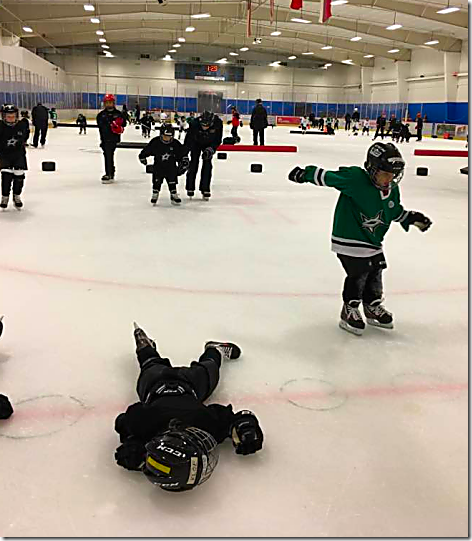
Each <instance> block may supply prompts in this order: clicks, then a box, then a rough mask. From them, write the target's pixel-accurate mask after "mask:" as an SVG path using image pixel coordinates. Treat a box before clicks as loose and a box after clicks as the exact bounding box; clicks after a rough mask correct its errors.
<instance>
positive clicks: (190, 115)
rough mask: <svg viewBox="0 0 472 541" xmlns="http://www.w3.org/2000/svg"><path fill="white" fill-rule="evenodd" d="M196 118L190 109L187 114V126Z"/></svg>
mask: <svg viewBox="0 0 472 541" xmlns="http://www.w3.org/2000/svg"><path fill="white" fill-rule="evenodd" d="M195 120H196V117H195V113H194V112H193V111H192V112H191V113H190V114H189V116H188V117H187V124H188V127H189V128H190V127H191V125H192V124H193V122H195Z"/></svg>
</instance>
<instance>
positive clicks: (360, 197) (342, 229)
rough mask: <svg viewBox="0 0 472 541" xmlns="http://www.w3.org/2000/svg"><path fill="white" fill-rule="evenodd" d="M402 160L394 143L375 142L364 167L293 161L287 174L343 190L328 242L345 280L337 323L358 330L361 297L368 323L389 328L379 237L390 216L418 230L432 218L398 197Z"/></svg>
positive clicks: (361, 325)
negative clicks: (336, 167) (331, 167)
mask: <svg viewBox="0 0 472 541" xmlns="http://www.w3.org/2000/svg"><path fill="white" fill-rule="evenodd" d="M404 168H405V162H404V161H403V158H402V156H401V154H400V152H399V151H398V149H397V148H396V147H395V145H393V144H392V143H375V144H373V145H372V146H371V147H370V148H369V150H368V152H367V160H366V162H365V164H364V169H363V168H361V167H355V166H353V167H341V168H340V169H339V171H326V170H325V169H322V168H321V167H317V166H316V165H309V166H307V167H306V168H305V169H302V168H300V167H295V169H293V170H292V171H291V172H290V174H289V177H288V178H289V179H290V180H291V181H293V182H297V183H304V182H311V183H312V184H315V186H329V187H333V188H336V189H337V190H339V191H340V192H341V195H340V196H339V199H338V203H337V205H336V210H335V213H334V223H333V233H332V236H331V243H332V244H331V247H332V250H333V252H335V253H336V254H337V256H338V258H339V260H340V261H341V264H342V266H343V268H344V270H345V271H346V274H347V277H346V280H345V282H344V290H343V301H344V305H343V308H342V311H341V320H340V322H339V326H340V327H341V328H342V329H344V330H346V331H348V332H351V333H353V334H357V335H361V334H362V333H363V331H364V329H365V323H364V320H363V318H362V315H361V312H360V310H359V305H360V303H361V302H362V303H363V306H364V314H365V316H366V319H367V323H369V324H370V325H375V326H378V327H384V328H387V329H393V316H392V314H391V313H390V312H388V311H387V310H386V309H385V308H384V307H383V306H382V301H383V298H382V296H383V287H382V271H383V269H385V268H386V267H387V263H386V261H385V256H384V254H383V249H382V241H383V238H384V236H385V234H386V233H387V231H388V229H389V227H390V224H391V223H392V221H394V222H399V223H400V225H401V226H402V227H403V229H404V230H405V231H408V229H409V227H410V225H415V226H416V227H418V229H419V230H420V231H426V230H427V229H428V228H429V227H430V226H431V223H432V222H431V220H430V219H429V218H427V217H426V216H424V215H423V214H421V212H416V211H412V210H409V211H407V210H405V209H404V208H403V206H402V204H401V203H400V189H399V187H398V184H399V182H400V180H401V179H402V177H403V172H404Z"/></svg>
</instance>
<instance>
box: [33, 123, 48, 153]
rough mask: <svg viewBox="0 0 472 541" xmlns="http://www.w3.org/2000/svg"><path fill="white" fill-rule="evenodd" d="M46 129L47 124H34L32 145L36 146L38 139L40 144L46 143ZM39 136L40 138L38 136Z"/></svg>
mask: <svg viewBox="0 0 472 541" xmlns="http://www.w3.org/2000/svg"><path fill="white" fill-rule="evenodd" d="M47 131H48V124H47V122H46V123H43V124H35V126H34V135H33V146H34V147H37V146H38V140H39V142H40V143H41V144H42V145H45V144H46V133H47ZM40 136H41V138H40Z"/></svg>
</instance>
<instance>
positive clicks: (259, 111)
mask: <svg viewBox="0 0 472 541" xmlns="http://www.w3.org/2000/svg"><path fill="white" fill-rule="evenodd" d="M268 125H269V123H268V122H267V111H266V108H265V107H264V106H263V105H262V100H261V99H260V98H258V99H257V100H256V106H255V107H254V109H253V110H252V114H251V122H250V123H249V127H250V128H251V130H252V136H253V141H254V144H255V145H257V144H258V143H257V140H258V138H259V144H260V145H262V146H264V130H265V129H266V128H267V126H268Z"/></svg>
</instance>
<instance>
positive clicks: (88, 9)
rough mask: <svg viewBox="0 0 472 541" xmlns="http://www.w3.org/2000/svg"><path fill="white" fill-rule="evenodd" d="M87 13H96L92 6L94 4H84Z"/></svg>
mask: <svg viewBox="0 0 472 541" xmlns="http://www.w3.org/2000/svg"><path fill="white" fill-rule="evenodd" d="M84 9H85V11H95V8H94V7H93V6H92V4H84Z"/></svg>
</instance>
